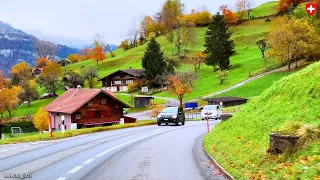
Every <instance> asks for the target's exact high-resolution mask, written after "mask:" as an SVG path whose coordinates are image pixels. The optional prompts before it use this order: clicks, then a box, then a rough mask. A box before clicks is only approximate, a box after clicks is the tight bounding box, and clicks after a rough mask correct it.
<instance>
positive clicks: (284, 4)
mask: <svg viewBox="0 0 320 180" xmlns="http://www.w3.org/2000/svg"><path fill="white" fill-rule="evenodd" d="M304 1H305V0H279V5H278V12H281V13H285V12H287V11H288V10H290V9H292V8H293V7H296V6H297V5H299V4H300V3H302V2H304Z"/></svg>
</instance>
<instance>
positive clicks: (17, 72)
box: [11, 62, 32, 85]
mask: <svg viewBox="0 0 320 180" xmlns="http://www.w3.org/2000/svg"><path fill="white" fill-rule="evenodd" d="M11 73H12V75H13V77H12V79H11V84H14V85H18V84H19V83H20V82H22V81H23V80H29V79H32V71H31V68H30V67H29V65H28V64H27V63H26V62H21V63H19V64H16V65H15V66H13V67H12V70H11Z"/></svg>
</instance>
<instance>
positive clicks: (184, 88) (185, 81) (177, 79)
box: [167, 73, 194, 108]
mask: <svg viewBox="0 0 320 180" xmlns="http://www.w3.org/2000/svg"><path fill="white" fill-rule="evenodd" d="M193 81H194V79H193V78H192V75H191V77H190V74H189V73H180V74H177V75H172V76H169V78H168V81H167V85H168V89H169V91H170V93H171V94H174V95H176V96H177V97H178V99H179V102H180V108H182V107H183V98H184V96H185V95H186V94H190V93H191V92H192V82H193Z"/></svg>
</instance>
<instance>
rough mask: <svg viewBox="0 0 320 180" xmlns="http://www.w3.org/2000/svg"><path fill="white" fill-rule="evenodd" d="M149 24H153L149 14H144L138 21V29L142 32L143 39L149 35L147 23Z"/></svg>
mask: <svg viewBox="0 0 320 180" xmlns="http://www.w3.org/2000/svg"><path fill="white" fill-rule="evenodd" d="M151 24H153V20H152V18H151V17H150V16H145V17H144V18H143V20H142V21H141V23H140V31H141V32H142V35H143V36H144V38H145V39H147V38H148V36H149V33H150V31H149V25H151Z"/></svg>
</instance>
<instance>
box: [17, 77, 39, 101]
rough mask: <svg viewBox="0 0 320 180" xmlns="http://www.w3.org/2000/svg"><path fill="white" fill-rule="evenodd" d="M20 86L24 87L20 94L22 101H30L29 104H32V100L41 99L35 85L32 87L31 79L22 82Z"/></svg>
mask: <svg viewBox="0 0 320 180" xmlns="http://www.w3.org/2000/svg"><path fill="white" fill-rule="evenodd" d="M20 87H21V88H22V91H21V92H20V93H19V95H18V98H19V100H20V101H22V102H24V101H28V105H29V106H30V102H31V101H32V100H37V99H39V93H38V91H37V90H36V88H35V86H34V87H32V86H31V85H30V81H28V80H26V81H23V82H21V83H20Z"/></svg>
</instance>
